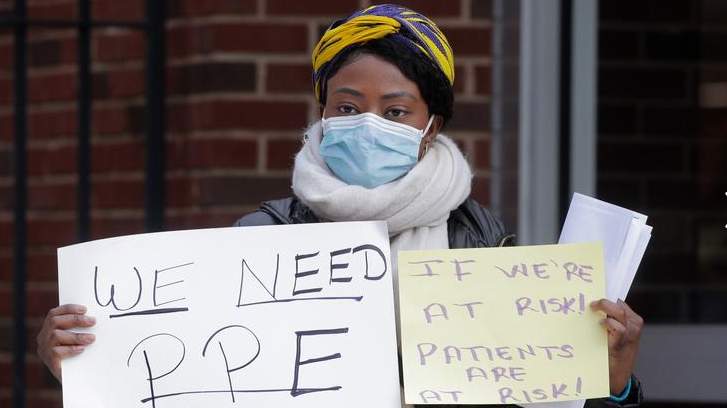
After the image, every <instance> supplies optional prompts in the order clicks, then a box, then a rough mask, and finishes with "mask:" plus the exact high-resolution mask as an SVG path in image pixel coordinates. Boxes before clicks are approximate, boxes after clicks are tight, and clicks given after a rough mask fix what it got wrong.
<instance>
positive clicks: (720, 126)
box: [699, 107, 727, 138]
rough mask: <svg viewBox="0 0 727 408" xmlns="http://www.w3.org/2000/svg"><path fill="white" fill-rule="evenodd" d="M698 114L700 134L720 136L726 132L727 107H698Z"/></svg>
mask: <svg viewBox="0 0 727 408" xmlns="http://www.w3.org/2000/svg"><path fill="white" fill-rule="evenodd" d="M699 114H700V115H699V124H700V131H701V134H702V136H704V137H716V138H722V137H724V135H726V134H727V107H723V108H710V109H700V111H699Z"/></svg>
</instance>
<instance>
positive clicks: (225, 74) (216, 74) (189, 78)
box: [167, 62, 256, 95]
mask: <svg viewBox="0 0 727 408" xmlns="http://www.w3.org/2000/svg"><path fill="white" fill-rule="evenodd" d="M173 70H176V72H174V74H172V78H176V79H177V81H176V83H174V82H172V81H169V82H168V84H169V85H170V86H169V89H167V93H168V94H171V95H179V94H182V95H190V94H203V93H210V92H232V91H254V90H255V82H256V73H255V64H254V63H250V62H202V63H194V64H190V65H183V66H180V67H177V68H174V69H173Z"/></svg>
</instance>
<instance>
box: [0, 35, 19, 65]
mask: <svg viewBox="0 0 727 408" xmlns="http://www.w3.org/2000/svg"><path fill="white" fill-rule="evenodd" d="M10 38H12V37H10ZM13 50H14V46H13V42H12V41H11V42H8V43H5V44H0V68H3V69H9V68H12V66H13V61H14V55H15V54H13Z"/></svg>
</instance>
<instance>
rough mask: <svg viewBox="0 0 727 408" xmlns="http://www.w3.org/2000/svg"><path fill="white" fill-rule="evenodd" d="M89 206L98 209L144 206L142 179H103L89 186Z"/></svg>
mask: <svg viewBox="0 0 727 408" xmlns="http://www.w3.org/2000/svg"><path fill="white" fill-rule="evenodd" d="M91 206H92V207H93V208H98V209H109V208H115V209H122V208H123V209H134V208H143V207H144V181H143V180H140V179H139V180H105V181H103V182H95V183H93V186H92V188H91Z"/></svg>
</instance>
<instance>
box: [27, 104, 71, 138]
mask: <svg viewBox="0 0 727 408" xmlns="http://www.w3.org/2000/svg"><path fill="white" fill-rule="evenodd" d="M76 116H77V115H76V111H75V110H58V111H42V112H32V113H29V115H28V136H29V137H30V138H31V139H36V138H53V137H58V136H72V135H75V134H76V132H77V127H76V124H77V121H76V119H77V118H76Z"/></svg>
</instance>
